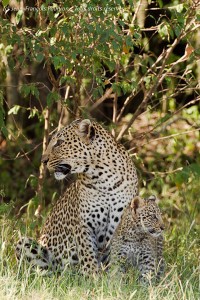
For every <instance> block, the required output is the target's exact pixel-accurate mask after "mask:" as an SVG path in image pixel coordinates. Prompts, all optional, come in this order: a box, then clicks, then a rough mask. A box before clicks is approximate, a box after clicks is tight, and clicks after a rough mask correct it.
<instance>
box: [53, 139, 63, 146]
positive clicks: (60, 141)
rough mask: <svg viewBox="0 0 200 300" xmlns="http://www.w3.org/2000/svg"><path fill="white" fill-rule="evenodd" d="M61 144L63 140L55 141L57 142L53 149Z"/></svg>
mask: <svg viewBox="0 0 200 300" xmlns="http://www.w3.org/2000/svg"><path fill="white" fill-rule="evenodd" d="M63 142H64V140H57V142H56V143H55V145H54V147H58V146H60V145H61V144H62V143H63Z"/></svg>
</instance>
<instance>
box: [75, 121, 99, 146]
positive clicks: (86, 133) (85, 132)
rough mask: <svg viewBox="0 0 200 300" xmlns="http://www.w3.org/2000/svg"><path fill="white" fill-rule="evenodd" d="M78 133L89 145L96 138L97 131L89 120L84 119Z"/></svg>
mask: <svg viewBox="0 0 200 300" xmlns="http://www.w3.org/2000/svg"><path fill="white" fill-rule="evenodd" d="M76 133H77V134H78V135H79V136H80V137H81V139H82V140H83V141H84V142H85V143H86V144H89V143H90V141H91V140H92V139H93V138H94V137H95V129H94V127H93V126H92V123H91V121H90V120H89V119H84V120H82V121H81V122H80V123H79V125H78V129H77V131H76Z"/></svg>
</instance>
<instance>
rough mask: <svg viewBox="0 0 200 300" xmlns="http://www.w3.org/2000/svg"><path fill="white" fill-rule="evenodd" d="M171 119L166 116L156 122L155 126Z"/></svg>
mask: <svg viewBox="0 0 200 300" xmlns="http://www.w3.org/2000/svg"><path fill="white" fill-rule="evenodd" d="M170 118H171V114H166V115H165V116H164V117H162V118H160V119H159V120H158V121H157V122H156V126H158V125H161V124H162V123H164V122H166V121H167V120H169V119H170Z"/></svg>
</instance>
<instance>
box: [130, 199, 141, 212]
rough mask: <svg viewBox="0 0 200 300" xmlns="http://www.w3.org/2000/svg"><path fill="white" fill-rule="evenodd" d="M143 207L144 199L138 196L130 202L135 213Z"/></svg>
mask: <svg viewBox="0 0 200 300" xmlns="http://www.w3.org/2000/svg"><path fill="white" fill-rule="evenodd" d="M143 205H144V199H142V198H140V197H139V196H136V197H135V198H133V200H132V201H131V209H133V210H134V212H135V213H136V212H137V210H138V208H141V207H142V206H143Z"/></svg>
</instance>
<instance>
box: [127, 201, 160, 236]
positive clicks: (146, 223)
mask: <svg viewBox="0 0 200 300" xmlns="http://www.w3.org/2000/svg"><path fill="white" fill-rule="evenodd" d="M157 203H158V199H157V198H156V197H155V196H150V197H149V198H147V199H143V198H140V197H138V196H137V197H135V198H134V199H133V200H132V202H131V212H132V215H133V217H134V219H135V220H136V222H137V225H138V226H141V228H142V229H143V230H144V231H145V232H146V233H148V234H150V235H151V236H153V237H158V236H159V235H161V234H162V232H163V230H164V224H163V220H162V216H161V212H160V209H159V207H158V205H157Z"/></svg>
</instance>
